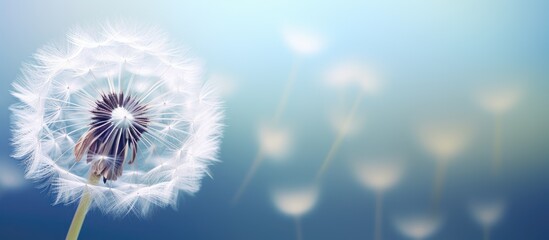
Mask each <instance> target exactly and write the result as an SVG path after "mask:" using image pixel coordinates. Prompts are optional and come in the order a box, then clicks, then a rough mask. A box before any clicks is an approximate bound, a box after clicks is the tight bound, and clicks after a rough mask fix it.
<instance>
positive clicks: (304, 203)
mask: <svg viewBox="0 0 549 240" xmlns="http://www.w3.org/2000/svg"><path fill="white" fill-rule="evenodd" d="M317 198H318V189H317V188H316V187H314V186H307V187H297V188H285V189H278V190H275V191H274V192H273V201H274V204H275V206H276V207H277V208H278V209H279V210H280V211H281V212H282V213H284V214H286V215H289V216H291V217H293V218H294V219H295V225H296V232H297V239H298V240H300V239H303V234H302V232H301V220H300V219H301V217H302V216H303V215H304V214H306V213H307V212H309V211H310V210H311V209H312V208H313V207H314V206H315V204H316V202H317Z"/></svg>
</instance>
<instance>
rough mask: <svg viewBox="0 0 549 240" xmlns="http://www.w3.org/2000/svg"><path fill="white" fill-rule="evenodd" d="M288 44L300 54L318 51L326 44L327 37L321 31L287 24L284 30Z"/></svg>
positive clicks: (284, 36) (283, 33) (283, 34)
mask: <svg viewBox="0 0 549 240" xmlns="http://www.w3.org/2000/svg"><path fill="white" fill-rule="evenodd" d="M282 36H283V38H284V41H285V42H286V44H287V45H288V46H289V47H290V48H291V49H292V51H294V52H295V53H297V54H299V55H311V54H315V53H318V52H319V51H321V50H322V49H323V48H324V46H325V39H324V37H323V36H321V35H320V34H319V33H316V32H314V31H312V30H310V29H306V28H300V27H296V26H286V27H285V28H283V30H282Z"/></svg>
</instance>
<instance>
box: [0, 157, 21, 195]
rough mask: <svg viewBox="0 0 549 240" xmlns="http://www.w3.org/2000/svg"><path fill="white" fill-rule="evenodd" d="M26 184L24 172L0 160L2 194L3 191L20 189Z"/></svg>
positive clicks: (0, 187) (0, 189) (0, 191)
mask: <svg viewBox="0 0 549 240" xmlns="http://www.w3.org/2000/svg"><path fill="white" fill-rule="evenodd" d="M24 184H25V180H24V179H23V172H22V171H20V169H18V168H17V167H16V166H14V164H10V163H8V162H6V161H4V160H3V159H2V160H0V194H1V193H2V192H3V191H7V190H12V189H17V188H20V187H22V186H23V185H24Z"/></svg>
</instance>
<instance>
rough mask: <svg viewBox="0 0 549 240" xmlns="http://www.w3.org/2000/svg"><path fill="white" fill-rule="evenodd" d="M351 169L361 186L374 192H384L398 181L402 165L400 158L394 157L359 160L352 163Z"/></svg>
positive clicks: (401, 172)
mask: <svg viewBox="0 0 549 240" xmlns="http://www.w3.org/2000/svg"><path fill="white" fill-rule="evenodd" d="M353 171H354V175H355V177H356V179H357V180H358V182H359V183H360V184H362V186H364V187H366V188H369V189H371V190H373V191H375V192H385V191H387V190H389V189H390V188H392V187H394V186H395V185H396V184H397V183H398V182H399V181H400V179H401V177H402V174H403V172H404V167H403V166H402V162H401V161H400V160H397V159H394V158H388V159H379V160H377V161H371V160H370V161H364V160H361V161H357V162H355V163H354V164H353Z"/></svg>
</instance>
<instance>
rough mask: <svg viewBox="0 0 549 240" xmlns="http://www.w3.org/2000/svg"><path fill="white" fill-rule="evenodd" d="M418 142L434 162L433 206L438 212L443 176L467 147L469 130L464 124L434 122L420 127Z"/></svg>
mask: <svg viewBox="0 0 549 240" xmlns="http://www.w3.org/2000/svg"><path fill="white" fill-rule="evenodd" d="M418 135H419V136H418V137H419V141H420V142H421V144H422V145H423V147H424V148H425V149H426V150H427V151H428V152H429V153H431V154H432V155H433V156H434V158H435V160H436V173H435V179H434V183H433V204H434V209H435V210H438V205H439V203H440V199H441V195H442V189H443V186H444V175H445V173H446V170H447V167H448V166H447V165H448V163H449V162H450V161H451V160H452V159H453V158H455V157H456V156H457V155H458V154H459V153H460V152H461V151H463V149H464V148H465V146H466V145H467V142H468V140H469V137H470V129H469V127H468V126H467V125H466V124H464V123H455V122H451V121H450V122H434V123H429V124H425V125H423V126H421V127H420V128H419V131H418Z"/></svg>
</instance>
